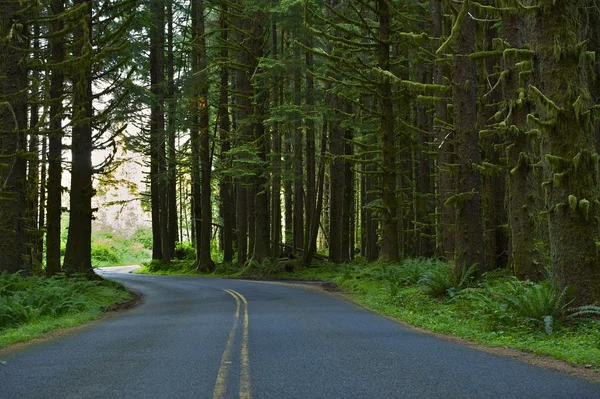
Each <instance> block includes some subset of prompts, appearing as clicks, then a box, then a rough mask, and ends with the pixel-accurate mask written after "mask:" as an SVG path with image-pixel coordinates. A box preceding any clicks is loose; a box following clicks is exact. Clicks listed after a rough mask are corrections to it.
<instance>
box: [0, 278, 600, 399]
mask: <svg viewBox="0 0 600 399" xmlns="http://www.w3.org/2000/svg"><path fill="white" fill-rule="evenodd" d="M107 276H108V277H110V278H114V279H116V280H119V281H122V282H123V283H125V284H126V285H127V286H129V287H131V288H133V289H135V290H137V291H139V292H141V293H142V294H144V296H145V299H144V302H143V304H142V305H141V306H139V307H137V308H135V309H132V310H130V311H127V312H124V313H123V314H121V315H118V316H116V317H113V318H109V319H107V320H105V321H102V322H100V323H93V324H91V325H89V326H88V327H85V328H84V329H83V330H78V331H77V332H74V333H73V334H71V335H69V336H66V337H65V336H63V337H61V338H57V339H54V340H50V341H47V342H44V343H41V344H35V345H32V346H29V347H26V348H24V349H20V350H15V351H12V352H9V353H4V354H0V398H2V399H16V398H27V399H32V398H57V399H66V398H109V399H116V398H143V399H148V398H209V399H210V398H275V399H286V398H344V399H345V398H369V399H371V398H444V399H445V398H477V399H480V398H494V399H496V398H544V399H549V398H577V399H582V398H594V399H598V398H600V385H599V384H594V383H591V382H587V381H584V380H580V379H576V378H573V377H569V376H566V375H563V374H560V373H557V372H553V371H549V370H545V369H541V368H536V367H533V366H530V365H526V364H523V363H520V362H517V361H514V360H511V359H507V358H502V357H498V356H495V355H491V354H488V353H484V352H480V351H477V350H474V349H470V348H467V347H464V346H461V345H458V344H454V343H450V342H446V341H443V340H440V339H437V338H435V337H432V336H429V335H425V334H420V333H417V332H415V331H412V330H409V329H407V328H405V327H403V326H401V325H400V324H398V323H395V322H394V321H391V320H389V319H387V318H385V317H382V316H380V315H378V314H375V313H372V312H369V311H367V310H365V309H362V308H360V307H357V306H355V305H353V304H351V303H349V302H347V301H345V300H343V299H340V298H338V297H336V296H333V295H329V294H327V293H323V292H319V291H317V290H313V289H307V288H303V287H298V286H287V285H278V284H270V283H259V282H247V281H239V280H218V279H204V278H193V277H187V278H186V277H162V276H142V275H131V274H117V273H108V274H107Z"/></svg>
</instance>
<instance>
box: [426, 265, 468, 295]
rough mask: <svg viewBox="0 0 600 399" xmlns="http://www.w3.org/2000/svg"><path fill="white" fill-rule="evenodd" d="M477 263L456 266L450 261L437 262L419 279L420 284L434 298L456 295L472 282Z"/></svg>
mask: <svg viewBox="0 0 600 399" xmlns="http://www.w3.org/2000/svg"><path fill="white" fill-rule="evenodd" d="M476 270H477V265H471V266H470V267H466V266H464V265H463V266H461V267H460V268H459V269H457V268H455V267H454V266H453V265H452V264H450V263H443V262H435V263H432V267H431V268H430V269H429V270H427V271H426V272H425V273H424V274H423V276H422V277H421V278H420V279H419V284H420V285H421V286H423V287H424V288H425V291H426V292H427V293H428V294H429V295H431V296H433V297H434V298H444V297H446V296H447V297H450V298H452V297H454V296H456V294H457V293H458V292H459V291H460V290H462V289H464V288H466V287H467V286H468V285H469V284H471V282H472V280H473V276H474V274H475V271H476Z"/></svg>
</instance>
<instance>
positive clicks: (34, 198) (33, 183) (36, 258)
mask: <svg viewBox="0 0 600 399" xmlns="http://www.w3.org/2000/svg"><path fill="white" fill-rule="evenodd" d="M32 32H33V37H34V39H33V41H32V43H33V45H32V47H33V53H34V54H37V52H38V51H39V49H40V42H39V39H38V37H39V36H40V25H39V24H38V23H35V24H34V26H33V29H32ZM37 68H39V66H37V65H36V66H35V67H34V69H33V70H32V71H31V97H30V101H29V103H30V115H29V130H30V132H31V133H30V134H29V156H30V159H29V166H28V169H27V213H28V215H27V219H28V220H29V221H28V224H29V225H30V231H29V245H30V247H31V257H32V258H31V268H32V273H33V274H37V275H39V274H41V272H42V263H41V257H42V253H39V247H38V245H37V243H38V241H39V238H40V237H43V236H42V231H41V230H40V229H39V226H38V225H37V222H38V219H39V218H38V212H39V194H40V193H39V186H40V157H39V152H40V151H39V150H40V138H39V134H40V132H39V127H38V123H39V119H40V118H39V102H40V92H39V91H40V85H39V81H40V73H39V70H38V69H37Z"/></svg>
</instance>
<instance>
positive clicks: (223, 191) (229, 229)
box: [219, 1, 235, 263]
mask: <svg viewBox="0 0 600 399" xmlns="http://www.w3.org/2000/svg"><path fill="white" fill-rule="evenodd" d="M227 13H228V7H227V1H221V33H220V34H221V41H222V42H223V43H227V41H228V40H229V39H228V38H229V32H228V26H227V25H228V22H227V19H228V18H227ZM228 58H229V49H228V48H227V46H223V47H222V48H221V59H222V60H223V61H225V60H227V59H228ZM220 78H221V85H220V88H219V107H220V108H219V134H220V135H219V139H220V141H221V166H222V167H223V168H228V167H231V162H230V161H229V159H230V156H229V155H227V152H228V151H229V150H230V149H231V142H230V138H229V130H230V122H229V70H228V67H227V66H226V65H223V66H221V76H220ZM233 195H234V193H233V179H232V177H231V175H229V174H225V175H224V176H222V177H221V181H220V182H219V196H220V198H221V210H222V212H221V213H222V218H223V261H225V262H227V263H231V262H232V261H233V227H234V226H233V225H234V218H235V207H234V204H235V201H234V197H233Z"/></svg>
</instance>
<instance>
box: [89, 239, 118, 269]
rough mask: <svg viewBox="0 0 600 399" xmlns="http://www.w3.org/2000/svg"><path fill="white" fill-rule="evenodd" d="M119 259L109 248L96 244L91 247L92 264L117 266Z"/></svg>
mask: <svg viewBox="0 0 600 399" xmlns="http://www.w3.org/2000/svg"><path fill="white" fill-rule="evenodd" d="M120 262H121V257H120V256H119V255H118V254H117V253H116V252H115V251H114V250H113V249H112V248H110V247H108V246H106V245H102V244H98V243H94V244H93V245H92V263H94V264H98V263H100V264H112V265H117V264H119V263H120Z"/></svg>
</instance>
